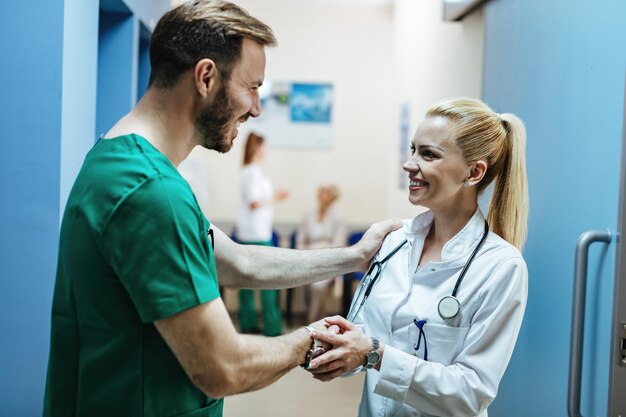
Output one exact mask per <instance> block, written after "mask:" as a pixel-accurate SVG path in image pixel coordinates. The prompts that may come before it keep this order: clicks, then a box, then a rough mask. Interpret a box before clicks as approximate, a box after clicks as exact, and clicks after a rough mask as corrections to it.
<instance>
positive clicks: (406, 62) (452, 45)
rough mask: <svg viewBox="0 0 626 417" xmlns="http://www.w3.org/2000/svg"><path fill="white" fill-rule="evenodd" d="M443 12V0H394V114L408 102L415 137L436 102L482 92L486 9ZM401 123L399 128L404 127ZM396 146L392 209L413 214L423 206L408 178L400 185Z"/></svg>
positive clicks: (390, 194) (391, 171)
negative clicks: (415, 201)
mask: <svg viewBox="0 0 626 417" xmlns="http://www.w3.org/2000/svg"><path fill="white" fill-rule="evenodd" d="M442 16H443V2H442V1H441V0H395V1H394V11H393V20H394V43H395V46H396V54H395V58H394V71H395V79H396V84H395V86H396V96H395V100H396V101H395V103H397V104H396V105H395V107H396V108H395V111H396V116H395V117H396V119H395V120H399V117H400V115H399V108H400V105H401V103H409V107H410V109H411V112H410V114H411V117H410V119H409V132H410V135H411V137H412V136H413V133H414V132H415V129H416V128H417V125H418V124H419V122H420V121H421V120H423V116H424V113H425V112H426V110H427V109H428V107H429V106H430V105H431V104H432V103H434V102H436V101H438V100H441V99H443V98H446V97H455V96H470V97H476V98H480V97H481V92H482V68H483V14H482V9H481V10H478V11H475V12H473V13H472V14H470V15H469V16H467V17H466V18H465V19H464V20H463V21H462V22H444V21H443V18H442ZM397 125H398V126H397V127H396V129H395V131H399V129H400V128H399V122H398V123H397ZM396 136H397V135H396ZM398 140H399V139H398ZM398 146H399V145H398ZM394 151H395V153H394V155H393V156H392V159H391V161H390V163H389V165H388V169H389V171H388V172H389V184H390V186H389V187H388V188H387V207H386V209H387V213H388V215H389V216H394V217H403V218H408V217H414V216H415V215H416V214H417V213H419V211H420V210H419V209H416V208H415V207H414V206H412V205H411V204H410V203H408V200H407V194H408V191H407V187H408V181H407V184H406V186H405V187H404V188H402V189H401V188H400V187H399V186H398V178H399V173H398V170H399V165H400V162H399V160H400V157H399V155H398V154H399V150H398V147H396V148H394Z"/></svg>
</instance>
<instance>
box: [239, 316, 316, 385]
mask: <svg viewBox="0 0 626 417" xmlns="http://www.w3.org/2000/svg"><path fill="white" fill-rule="evenodd" d="M240 342H241V343H242V345H241V349H240V352H239V355H238V356H239V358H240V359H239V361H237V362H236V364H235V369H233V374H234V375H237V381H236V382H234V383H233V386H232V389H233V390H232V391H231V392H228V393H227V395H233V394H238V393H242V392H249V391H254V390H258V389H261V388H263V387H266V386H267V385H270V384H272V383H273V382H275V381H276V380H278V379H279V378H280V377H282V376H283V375H285V374H286V373H287V372H289V371H290V370H291V369H293V368H294V367H296V366H298V365H301V364H302V363H304V360H305V356H306V353H307V351H308V350H309V347H310V345H311V338H310V337H309V332H308V330H306V329H304V328H300V329H298V330H296V331H294V332H292V333H289V334H287V335H284V336H278V337H272V338H268V337H262V336H251V335H240Z"/></svg>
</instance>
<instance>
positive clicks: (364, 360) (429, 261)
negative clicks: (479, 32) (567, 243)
mask: <svg viewBox="0 0 626 417" xmlns="http://www.w3.org/2000/svg"><path fill="white" fill-rule="evenodd" d="M525 143H526V134H525V129H524V125H523V124H522V122H521V121H520V119H518V118H517V117H516V116H514V115H513V114H498V113H496V112H494V111H493V110H491V109H490V108H489V107H487V105H485V104H484V103H482V102H480V101H478V100H474V99H464V98H460V99H451V100H446V101H443V102H440V103H437V104H435V105H434V106H432V107H431V108H430V109H429V110H428V112H427V113H426V118H425V120H424V121H423V122H422V123H421V124H420V125H419V127H418V128H417V132H416V133H415V136H414V138H413V141H412V143H411V156H410V157H409V159H408V161H407V162H406V163H405V164H404V166H403V168H404V170H405V171H406V172H407V174H408V180H409V181H408V187H407V188H408V189H407V191H408V195H409V201H410V202H411V203H412V204H413V205H419V206H423V207H427V208H428V209H429V211H427V212H425V213H422V214H420V215H418V216H417V217H416V218H414V219H411V220H406V221H405V225H404V227H403V228H402V229H399V230H397V231H395V232H392V233H390V234H389V236H387V238H386V239H385V241H384V243H383V246H382V247H381V249H380V251H379V255H378V256H377V257H376V258H377V259H376V260H377V262H375V263H374V264H372V266H371V269H372V273H371V274H367V275H366V276H365V277H364V278H363V280H362V283H361V287H359V289H357V292H356V295H355V297H354V299H353V301H352V308H351V311H350V314H348V320H349V321H348V320H345V319H343V318H341V317H339V316H336V317H331V318H326V319H325V320H326V323H328V324H329V325H339V326H340V327H341V329H342V330H343V333H342V334H335V333H333V332H326V331H325V332H322V333H320V334H319V335H317V337H318V338H319V339H321V340H322V341H324V342H327V343H330V344H331V345H333V350H331V351H329V352H327V353H325V354H324V355H322V356H320V357H318V358H316V359H314V360H313V361H311V364H310V368H311V369H312V372H313V373H314V374H315V376H316V378H317V379H320V380H323V381H328V380H331V379H333V378H335V377H337V376H339V375H342V374H344V373H345V372H348V371H351V370H354V369H366V370H367V371H366V372H367V373H366V378H365V388H364V390H363V398H362V400H361V405H360V407H359V416H361V417H363V416H381V417H382V416H396V417H406V416H418V415H419V416H424V417H426V416H480V417H486V416H487V407H488V406H489V404H491V402H492V401H493V399H494V398H495V396H496V393H497V392H498V385H499V383H500V380H501V378H502V376H503V374H504V371H505V369H506V367H507V365H508V363H509V359H510V358H511V354H512V353H513V348H514V346H515V341H516V339H517V335H518V333H519V330H520V326H521V324H522V318H523V316H524V308H525V306H526V296H527V289H528V272H527V269H526V263H525V262H524V258H523V257H522V254H521V253H520V251H521V250H522V248H523V246H524V241H525V240H526V229H527V213H528V190H527V185H526V184H527V181H526V162H525ZM492 182H493V183H494V187H493V194H492V197H491V202H490V205H489V211H488V212H487V215H486V216H483V213H482V211H481V209H480V207H479V206H478V196H480V194H481V193H482V192H483V191H484V190H485V189H486V188H487V187H488V186H489V185H490V184H491V183H492ZM485 217H486V219H485ZM381 264H382V265H381ZM374 277H377V278H374ZM368 293H369V297H367V296H365V297H362V296H361V294H368ZM366 299H367V300H366ZM357 326H360V327H357ZM313 336H314V337H316V336H315V332H314V333H313Z"/></svg>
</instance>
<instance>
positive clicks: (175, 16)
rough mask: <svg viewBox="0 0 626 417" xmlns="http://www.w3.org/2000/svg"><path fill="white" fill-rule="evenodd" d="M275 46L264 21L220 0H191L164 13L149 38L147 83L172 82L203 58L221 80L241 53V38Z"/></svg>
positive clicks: (161, 85) (270, 32)
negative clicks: (148, 77)
mask: <svg viewBox="0 0 626 417" xmlns="http://www.w3.org/2000/svg"><path fill="white" fill-rule="evenodd" d="M244 37H245V38H250V39H252V40H255V41H256V42H258V43H260V44H261V45H264V46H275V45H276V38H275V37H274V34H273V33H272V29H271V28H270V27H269V26H267V25H266V24H265V23H263V22H261V21H260V20H258V19H257V18H255V17H252V16H250V14H249V13H248V12H247V11H245V10H244V9H242V8H241V7H239V6H237V5H235V4H233V3H229V2H227V1H223V0H190V1H187V2H185V3H183V4H181V5H180V6H177V7H175V8H174V9H172V10H170V11H169V12H167V13H165V14H164V15H163V17H161V19H160V20H159V22H158V23H157V25H156V28H155V29H154V33H153V34H152V39H151V41H150V65H151V66H152V71H151V73H150V83H149V85H150V86H155V87H159V88H168V87H172V86H174V85H175V84H176V83H177V82H178V80H179V79H180V76H181V75H182V74H183V73H184V72H186V71H188V70H190V69H191V68H193V67H194V66H195V65H196V63H197V62H198V61H200V60H201V59H204V58H209V59H211V60H213V61H214V62H215V63H216V65H217V67H218V69H219V70H220V73H221V75H222V77H223V78H224V80H227V79H228V78H229V77H230V73H231V71H232V69H233V68H234V66H235V64H236V63H237V61H238V60H239V57H240V55H241V43H242V40H243V38H244Z"/></svg>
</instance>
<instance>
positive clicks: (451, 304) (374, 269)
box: [347, 220, 489, 322]
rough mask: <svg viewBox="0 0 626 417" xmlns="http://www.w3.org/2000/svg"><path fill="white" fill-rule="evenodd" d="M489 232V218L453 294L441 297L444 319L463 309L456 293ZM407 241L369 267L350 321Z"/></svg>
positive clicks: (349, 315)
mask: <svg viewBox="0 0 626 417" xmlns="http://www.w3.org/2000/svg"><path fill="white" fill-rule="evenodd" d="M488 234H489V224H488V223H487V220H485V228H484V231H483V235H482V236H481V238H480V241H479V242H478V245H476V247H475V248H474V250H473V251H472V254H471V255H470V257H469V258H468V259H467V262H465V265H464V266H463V269H462V270H461V274H460V275H459V277H458V278H457V279H456V284H455V285H454V289H453V290H452V294H451V295H446V296H444V297H443V298H441V300H439V304H437V312H438V313H439V316H441V318H442V319H444V320H449V319H453V318H455V317H456V316H457V314H459V311H461V303H460V302H459V300H458V298H456V294H457V293H458V291H459V287H460V286H461V282H462V281H463V278H464V277H465V274H466V273H467V270H468V268H469V267H470V265H471V264H472V261H473V260H474V258H475V257H476V254H477V253H478V250H479V249H480V247H481V246H482V245H483V243H484V242H485V239H487V235H488ZM407 242H408V241H407V240H406V239H405V240H403V241H402V242H401V243H400V244H399V245H398V246H396V247H395V248H394V249H393V250H392V251H391V252H390V253H389V254H388V255H387V256H385V257H384V258H383V259H382V260H380V261H374V262H373V263H372V265H371V266H370V267H369V269H368V270H367V273H366V274H365V276H364V277H363V283H362V284H361V285H360V286H359V289H358V290H357V293H356V295H355V296H354V301H353V302H352V307H351V308H350V312H349V313H348V317H347V318H348V321H351V322H354V319H356V317H357V316H358V314H359V312H360V311H361V308H362V307H363V305H364V304H365V301H366V300H367V298H368V297H369V295H370V293H371V292H372V289H373V288H374V284H376V282H377V281H378V279H379V277H380V273H381V271H382V269H383V265H385V263H386V262H387V261H388V260H389V259H391V257H392V256H393V255H395V254H396V252H398V251H399V250H400V248H402V247H403V246H404V245H406V243H407Z"/></svg>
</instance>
